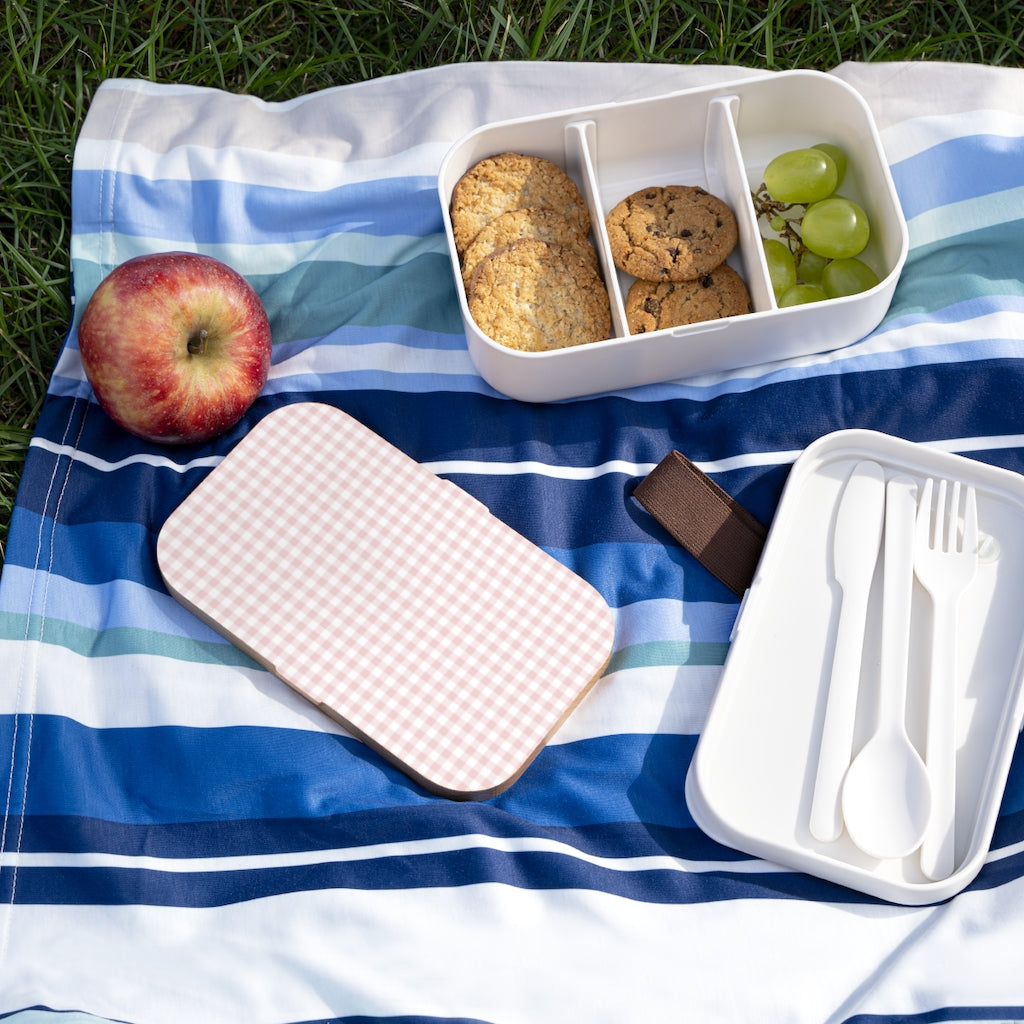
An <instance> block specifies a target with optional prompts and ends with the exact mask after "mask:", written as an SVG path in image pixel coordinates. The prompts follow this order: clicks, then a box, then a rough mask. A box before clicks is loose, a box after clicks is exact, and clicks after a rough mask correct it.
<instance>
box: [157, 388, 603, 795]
mask: <svg viewBox="0 0 1024 1024" xmlns="http://www.w3.org/2000/svg"><path fill="white" fill-rule="evenodd" d="M157 558H158V561H159V565H160V570H161V572H162V573H163V577H164V581H165V583H166V584H167V587H168V589H169V590H170V592H171V593H172V594H173V595H174V596H175V597H176V598H177V599H178V600H179V601H180V602H181V603H182V604H184V605H185V606H186V607H188V608H190V609H191V610H192V611H193V612H195V613H196V614H197V615H198V616H200V617H201V618H202V619H204V620H205V621H207V622H209V623H210V624H211V625H212V626H213V627H214V628H215V629H217V630H218V631H219V632H221V633H222V634H223V635H224V636H226V637H227V638H228V639H230V640H231V641H233V642H234V643H235V644H237V645H238V646H239V647H241V648H242V649H243V650H245V651H247V652H248V653H249V654H251V655H252V656H253V657H254V658H255V659H256V660H257V661H259V662H260V663H261V664H263V665H264V666H266V667H267V668H268V669H270V671H272V672H273V673H275V674H276V675H278V676H279V677H280V678H281V679H283V680H284V681H285V682H286V683H288V684H289V685H290V686H292V687H294V688H295V689H296V690H298V691H299V692H300V693H302V694H303V695H304V696H305V697H307V698H308V699H309V700H310V701H312V702H313V703H314V704H316V705H318V706H319V707H320V708H322V710H324V711H325V712H327V713H328V714H330V715H331V716H332V717H334V718H336V719H337V720H338V721H340V722H341V723H342V724H343V725H344V726H345V727H346V728H347V729H348V730H349V731H351V732H352V733H353V734H354V735H356V736H358V737H359V738H360V739H362V740H364V741H365V742H366V743H367V744H369V745H370V746H371V747H373V748H374V749H375V750H377V751H378V752H380V753H381V754H382V755H383V756H385V757H386V758H388V759H389V760H390V761H392V762H393V763H394V764H395V765H397V766H398V767H399V768H400V769H402V770H403V771H404V772H406V773H407V774H409V775H410V776H412V777H413V778H414V779H416V780H417V781H419V782H420V783H422V784H423V785H424V786H426V787H427V788H429V789H430V790H432V791H434V792H437V793H440V794H443V795H445V796H449V797H460V798H483V797H488V796H492V795H494V794H495V793H498V792H500V791H501V790H502V789H504V788H505V787H507V786H508V785H510V784H511V783H512V782H513V781H514V780H515V779H516V778H518V776H519V775H520V774H521V772H522V771H523V769H524V768H525V767H526V766H527V765H528V764H529V763H530V761H531V760H532V759H533V758H534V756H535V755H536V754H537V753H538V751H539V750H540V749H541V747H542V746H543V744H544V743H545V742H546V740H547V739H548V737H549V736H550V735H551V733H552V732H553V731H554V730H555V729H556V728H557V727H558V726H559V725H560V724H561V722H562V721H563V720H564V719H565V717H566V716H567V715H568V714H569V712H570V711H571V710H572V708H573V707H575V705H576V704H577V703H578V702H579V700H580V699H581V698H582V697H583V695H584V694H585V693H586V691H587V690H588V689H589V687H590V686H591V684H592V683H593V682H594V681H595V680H596V679H597V677H598V676H599V675H600V673H601V671H602V670H603V668H604V666H605V664H606V663H607V660H608V658H609V656H610V653H611V647H612V636H613V623H612V616H611V612H610V610H609V608H608V606H607V605H606V603H605V602H604V600H603V599H602V598H601V596H600V595H599V594H598V593H597V591H596V590H594V588H593V587H591V586H590V585H589V584H588V583H586V582H585V581H584V580H582V579H581V578H580V577H579V576H577V575H575V574H574V573H573V572H571V571H570V570H569V569H567V568H566V567H565V566H563V565H562V564H561V563H559V562H558V561H556V560H555V559H554V558H552V557H551V556H550V555H548V554H546V553H545V552H544V551H542V550H541V549H540V548H538V547H537V546H536V545H534V544H532V543H530V542H529V541H527V540H526V539H525V538H524V537H522V536H521V535H519V534H518V533H516V532H515V531H514V530H512V529H511V528H510V527H508V526H507V525H505V524H504V523H502V522H501V521H500V520H498V519H496V518H495V517H494V516H493V515H491V513H490V512H489V511H488V510H487V508H486V507H485V506H484V505H482V504H481V503H480V502H478V501H477V500H476V499H475V498H473V497H472V496H471V495H469V494H468V493H466V492H465V491H463V490H461V489H460V488H459V487H457V486H456V485H454V484H452V483H450V482H448V481H445V480H442V479H441V478H440V477H437V476H435V475H434V474H433V473H431V472H430V471H429V470H427V469H426V468H425V467H423V466H421V465H419V464H418V463H416V462H415V461H414V460H412V459H410V458H409V457H408V456H407V455H405V454H404V453H402V452H401V451H399V450H398V449H397V448H395V447H394V446H393V445H391V444H389V443H388V442H387V441H385V440H384V439H383V438H381V437H380V436H379V435H377V434H375V433H374V432H373V431H371V430H369V429H368V428H367V427H365V426H363V425H362V424H360V423H359V422H358V421H356V420H355V419H353V418H352V417H351V416H349V415H347V414H346V413H344V412H342V411H340V410H338V409H335V408H333V407H331V406H328V405H324V404H321V403H316V402H301V403H297V404H293V405H288V406H285V407H283V408H281V409H278V410H277V411H275V412H273V413H271V414H269V415H268V416H267V417H265V418H264V419H263V420H262V421H261V422H260V423H259V424H257V425H256V426H255V427H254V428H253V429H252V430H251V431H250V433H249V434H248V436H247V437H246V438H244V439H243V440H242V441H241V442H239V444H238V445H237V446H236V447H235V449H234V450H233V451H232V452H231V453H230V454H229V455H228V456H227V457H226V458H225V459H224V460H223V462H222V463H221V464H220V465H219V466H218V467H217V468H216V469H215V470H214V471H213V472H212V473H211V474H210V475H209V476H208V477H207V478H206V479H205V480H204V481H203V482H202V483H201V484H200V485H199V486H198V487H197V488H196V489H195V491H193V492H192V494H191V495H190V496H189V497H188V498H187V499H186V500H185V501H184V502H182V504H181V505H180V506H179V508H178V509H176V510H175V512H174V513H172V515H171V516H170V517H169V518H168V520H167V522H166V523H165V524H164V527H163V529H162V530H161V532H160V537H159V540H158V544H157Z"/></svg>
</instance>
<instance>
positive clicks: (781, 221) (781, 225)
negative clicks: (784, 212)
mask: <svg viewBox="0 0 1024 1024" xmlns="http://www.w3.org/2000/svg"><path fill="white" fill-rule="evenodd" d="M771 229H772V231H785V230H786V218H785V217H772V219H771Z"/></svg>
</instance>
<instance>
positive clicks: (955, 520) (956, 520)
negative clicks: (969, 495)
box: [943, 480, 960, 553]
mask: <svg viewBox="0 0 1024 1024" xmlns="http://www.w3.org/2000/svg"><path fill="white" fill-rule="evenodd" d="M943 483H945V481H943ZM952 491H953V493H952V494H951V495H950V499H949V522H948V523H947V524H946V550H947V551H949V552H950V553H953V552H955V551H958V550H960V544H959V536H958V535H959V532H960V481H959V480H954V481H953V488H952Z"/></svg>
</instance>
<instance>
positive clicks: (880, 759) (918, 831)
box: [843, 728, 932, 859]
mask: <svg viewBox="0 0 1024 1024" xmlns="http://www.w3.org/2000/svg"><path fill="white" fill-rule="evenodd" d="M931 807H932V794H931V781H930V780H929V777H928V769H927V768H926V767H925V764H924V761H922V760H921V756H920V755H919V754H918V752H917V750H916V748H915V747H914V745H913V744H912V743H911V742H910V738H909V737H908V736H907V734H906V732H905V731H904V730H903V729H899V728H887V729H884V730H880V731H878V732H876V733H875V735H874V736H872V737H871V739H870V740H868V742H867V743H866V744H865V745H864V747H863V749H862V750H861V752H860V753H859V754H858V755H857V757H856V758H855V760H854V762H853V764H851V765H850V767H849V770H848V771H847V773H846V780H845V781H844V783H843V819H844V821H845V822H846V830H847V832H849V834H850V838H851V839H852V840H853V841H854V842H855V843H856V844H857V846H858V847H860V849H861V850H863V851H864V852H865V853H866V854H867V855H868V856H869V857H878V858H879V859H884V858H887V857H906V856H907V855H908V854H910V853H913V852H914V850H916V849H917V848H918V847H919V846H920V845H921V841H922V840H923V839H924V835H925V831H926V830H927V828H928V819H929V817H930V815H931Z"/></svg>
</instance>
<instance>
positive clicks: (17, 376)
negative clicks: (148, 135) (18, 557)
mask: <svg viewBox="0 0 1024 1024" xmlns="http://www.w3.org/2000/svg"><path fill="white" fill-rule="evenodd" d="M1016 6H1017V5H1015V4H1012V3H1006V2H1005V0H999V2H984V3H981V2H971V3H968V2H967V0H947V2H938V0H935V2H932V0H927V2H924V0H910V2H909V3H908V2H907V0H896V2H884V3H867V2H846V3H840V2H823V0H805V2H791V0H787V2H774V3H753V2H751V3H741V2H738V0H737V2H735V3H734V2H729V0H718V2H716V3H683V2H669V0H608V2H604V3H601V2H594V0H549V2H546V3H542V2H536V0H535V2H528V3H512V2H508V0H476V2H474V0H434V2H430V3H426V2H424V3H419V2H412V0H336V3H332V2H328V0H297V2H293V3H288V2H282V0H273V2H259V0H256V2H252V3H244V2H240V0H239V2H235V0H102V2H100V0H96V2H80V0H37V2H34V3H25V2H20V0H7V3H6V8H5V13H4V15H3V24H2V32H0V176H2V182H3V189H2V196H3V202H2V204H0V299H2V303H0V566H2V560H3V551H4V544H5V541H6V538H7V530H8V524H9V521H10V515H11V509H12V507H13V504H14V497H15V491H16V487H17V483H18V479H19V475H20V472H21V468H22V464H23V461H24V457H25V452H26V450H27V446H28V442H29V439H30V438H31V436H32V430H33V426H34V424H35V421H36V419H37V417H38V415H39V410H40V407H41V404H42V400H43V395H44V393H45V390H46V384H47V380H48V378H49V375H50V373H51V371H52V368H53V363H54V359H55V357H56V355H57V352H58V350H59V347H60V344H61V341H62V339H63V337H64V333H65V331H66V328H67V324H68V321H69V319H70V315H71V308H70V300H69V289H70V281H69V258H68V243H69V234H70V224H69V215H70V175H71V158H72V153H73V149H74V144H75V139H76V138H77V135H78V131H79V127H80V125H81V122H82V119H83V117H84V116H85V113H86V111H87V110H88V107H89V102H90V99H91V97H92V95H93V93H94V91H95V89H96V87H97V86H98V85H99V83H100V82H101V81H102V80H103V79H105V78H111V77H140V78H147V79H151V80H153V81H158V82H182V83H189V84H195V85H204V86H216V87H219V88H222V89H227V90H231V91H235V92H248V93H251V94H253V95H256V96H259V97H261V98H263V99H266V100H284V99H288V98H291V97H293V96H296V95H300V94H302V93H306V92H309V91H312V90H315V89H322V88H326V87H329V86H336V85H340V84H344V83H349V82H358V81H364V80H366V79H368V78H374V77H378V76H381V75H389V74H395V73H398V72H402V71H408V70H413V69H418V68H425V67H431V66H435V65H439V64H448V63H454V62H460V61H497V60H573V61H576V60H590V61H659V62H672V63H677V64H690V63H699V64H709V63H710V64H742V65H747V66H749V67H757V68H767V69H771V70H781V69H784V68H794V67H805V68H818V69H822V70H828V69H829V68H832V67H834V66H835V65H836V64H838V63H840V62H841V61H843V60H861V61H879V60H946V61H972V62H977V63H986V64H997V65H1008V66H1017V67H1020V66H1024V21H1022V20H1021V19H1020V18H1019V16H1018V15H1017V13H1016V12H1015V9H1016Z"/></svg>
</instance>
